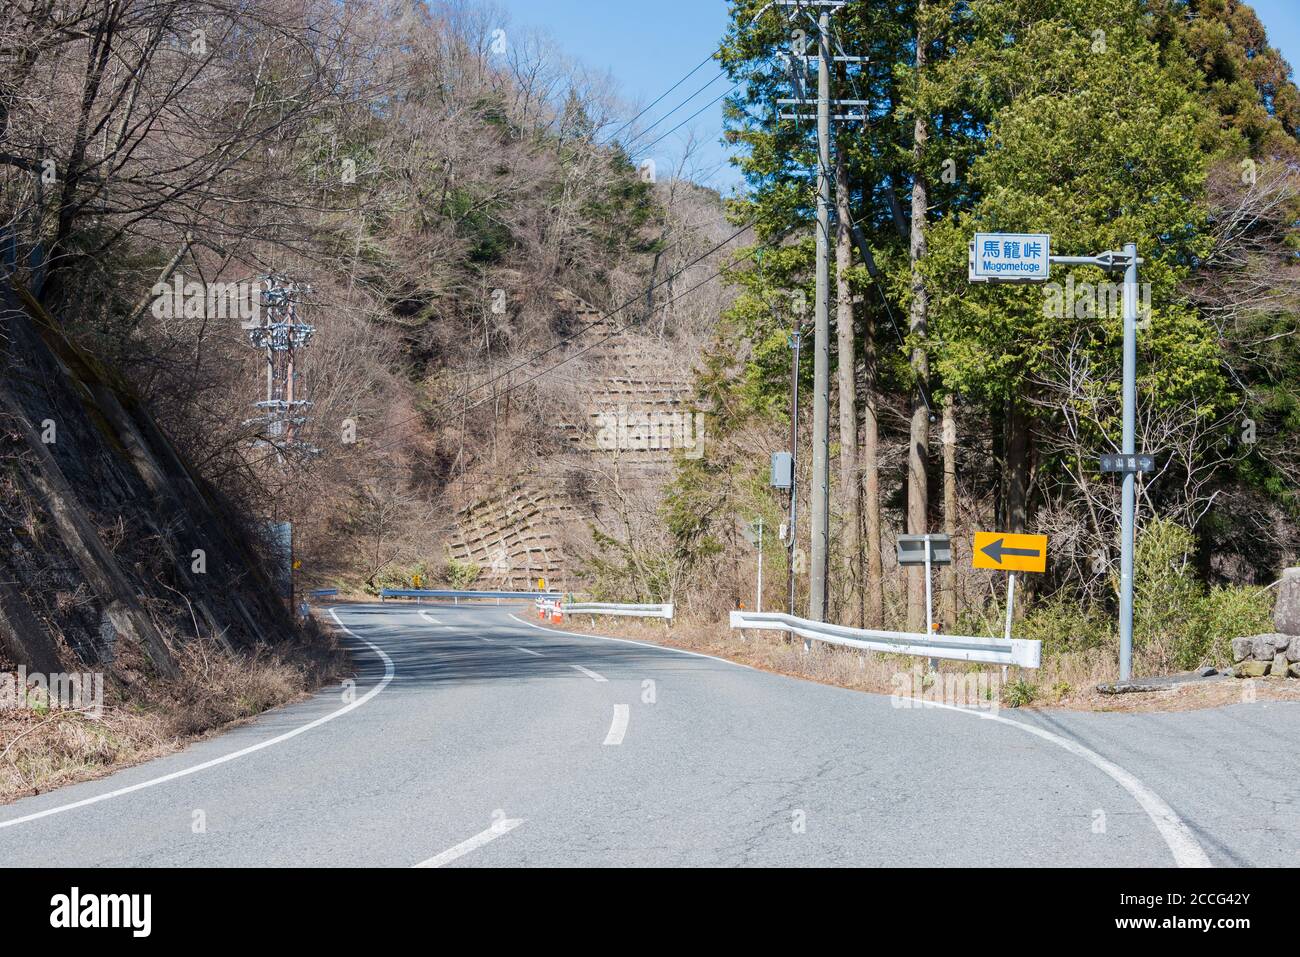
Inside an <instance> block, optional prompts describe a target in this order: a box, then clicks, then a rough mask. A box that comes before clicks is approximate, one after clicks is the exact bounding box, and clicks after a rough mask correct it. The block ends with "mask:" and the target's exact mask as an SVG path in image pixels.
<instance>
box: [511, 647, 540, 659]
mask: <svg viewBox="0 0 1300 957" xmlns="http://www.w3.org/2000/svg"><path fill="white" fill-rule="evenodd" d="M515 651H522V652H523V653H524V654H526V655H532V656H533V657H535V658H545V657H546V656H545V655H544V654H542V653H541V652H540V651H529V650H528V649H527V648H515Z"/></svg>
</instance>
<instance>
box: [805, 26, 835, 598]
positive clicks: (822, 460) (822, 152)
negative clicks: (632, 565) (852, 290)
mask: <svg viewBox="0 0 1300 957" xmlns="http://www.w3.org/2000/svg"><path fill="white" fill-rule="evenodd" d="M817 30H818V37H817V47H818V53H819V56H818V63H817V152H818V157H819V163H818V170H817V316H816V335H815V340H816V341H815V343H814V345H815V346H816V350H817V351H816V353H815V354H814V363H813V460H812V503H811V504H812V562H811V567H810V568H809V588H808V617H809V618H811V619H812V620H813V621H825V620H826V569H827V555H828V552H829V550H830V548H829V547H830V481H831V478H830V458H831V450H830V388H831V348H830V330H831V324H830V230H831V214H830V206H831V181H830V168H831V100H830V95H831V41H830V32H831V15H830V12H829V11H827V10H825V9H823V10H822V13H821V16H820V17H819V18H818V20H817Z"/></svg>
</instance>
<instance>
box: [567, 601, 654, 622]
mask: <svg viewBox="0 0 1300 957" xmlns="http://www.w3.org/2000/svg"><path fill="white" fill-rule="evenodd" d="M564 611H565V612H567V613H568V614H570V615H621V616H623V617H626V618H663V619H666V620H668V621H672V618H673V606H672V605H671V604H667V605H620V604H612V603H609V602H568V603H566V604H565V606H564Z"/></svg>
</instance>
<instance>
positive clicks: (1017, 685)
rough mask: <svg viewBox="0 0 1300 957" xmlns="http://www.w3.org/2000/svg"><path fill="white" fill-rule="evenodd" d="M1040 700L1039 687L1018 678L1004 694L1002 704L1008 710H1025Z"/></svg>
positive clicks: (1008, 686) (1007, 687)
mask: <svg viewBox="0 0 1300 957" xmlns="http://www.w3.org/2000/svg"><path fill="white" fill-rule="evenodd" d="M1037 699H1038V685H1036V684H1032V683H1030V682H1028V681H1026V680H1025V679H1024V678H1017V679H1016V680H1015V681H1013V682H1012V683H1011V684H1009V685H1007V686H1006V688H1005V689H1004V690H1003V692H1002V703H1003V704H1004V705H1006V706H1007V707H1008V708H1023V707H1026V706H1027V705H1031V704H1033V703H1034V702H1035V701H1036V700H1037Z"/></svg>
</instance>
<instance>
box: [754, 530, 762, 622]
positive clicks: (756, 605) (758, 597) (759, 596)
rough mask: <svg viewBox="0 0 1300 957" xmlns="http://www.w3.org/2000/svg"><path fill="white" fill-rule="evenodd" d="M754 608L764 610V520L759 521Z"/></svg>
mask: <svg viewBox="0 0 1300 957" xmlns="http://www.w3.org/2000/svg"><path fill="white" fill-rule="evenodd" d="M754 608H755V609H756V610H757V611H760V612H761V611H762V610H763V520H762V519H761V518H760V519H759V520H758V594H757V595H755V596H754Z"/></svg>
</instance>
